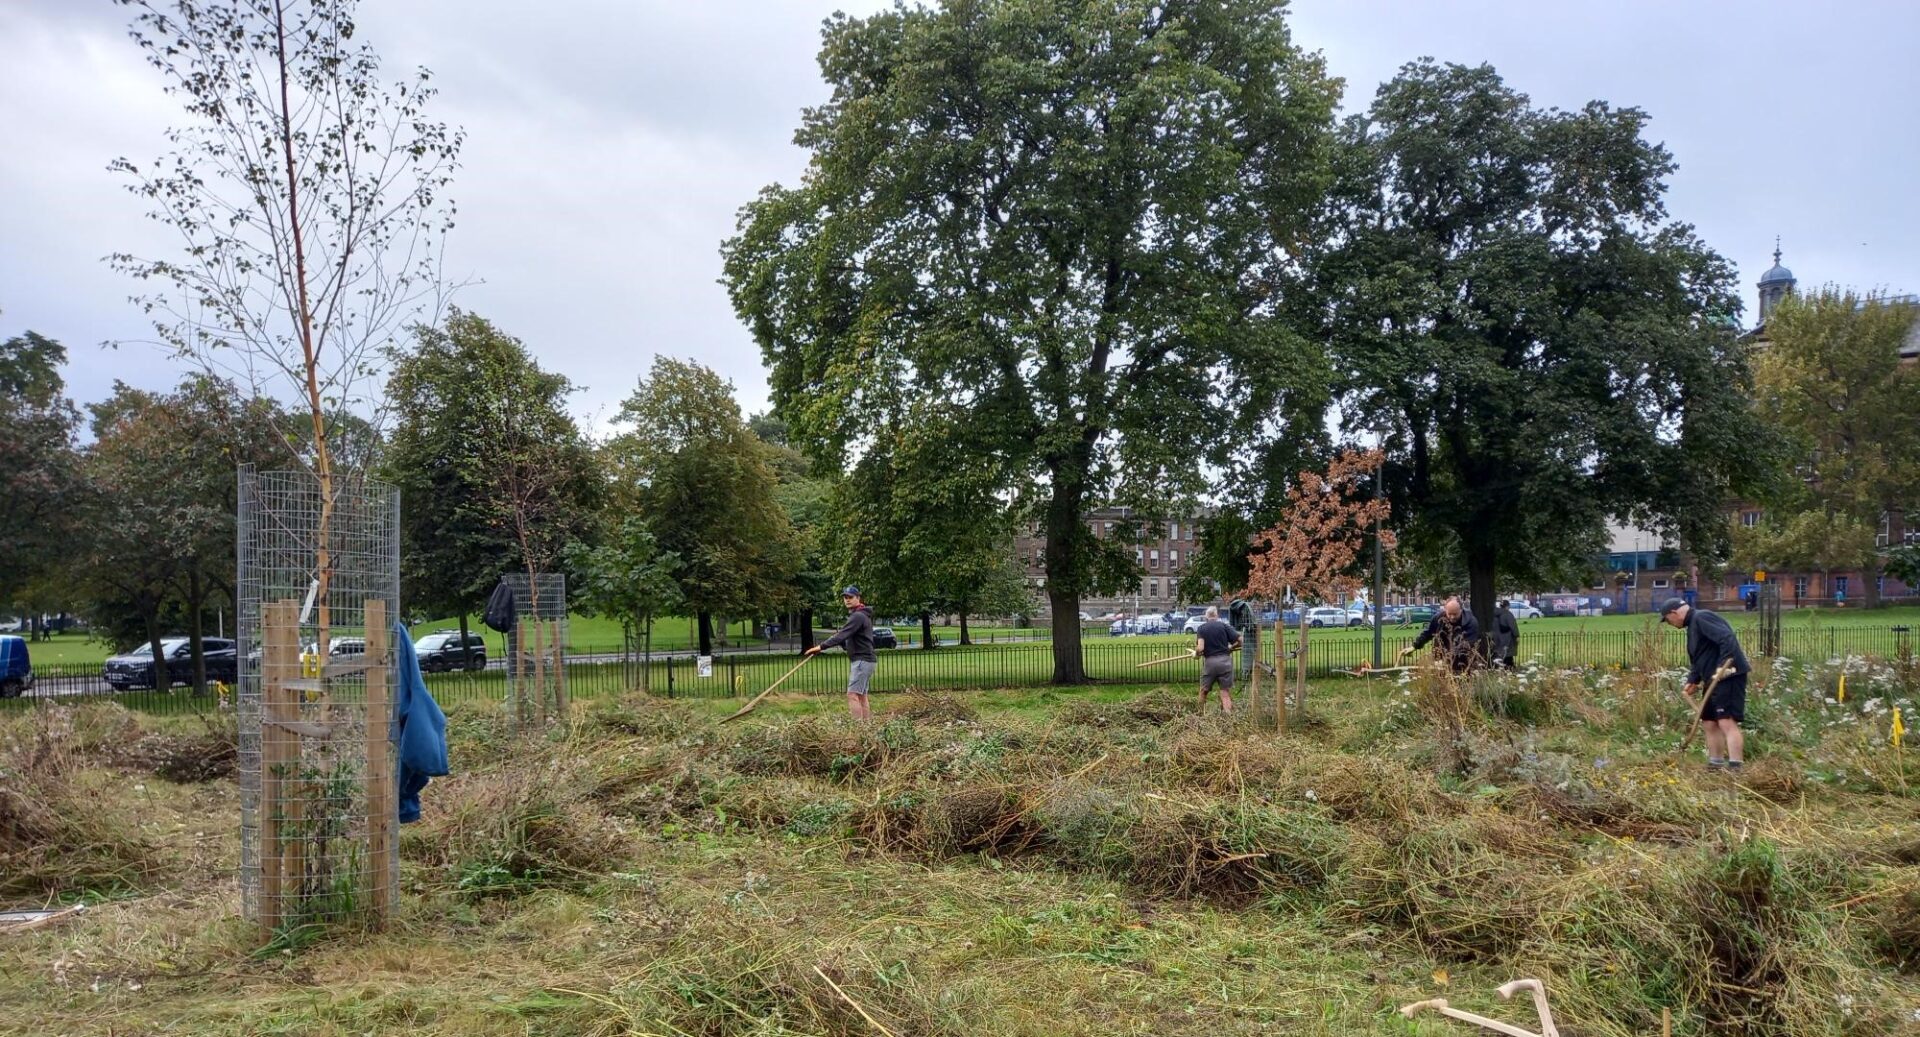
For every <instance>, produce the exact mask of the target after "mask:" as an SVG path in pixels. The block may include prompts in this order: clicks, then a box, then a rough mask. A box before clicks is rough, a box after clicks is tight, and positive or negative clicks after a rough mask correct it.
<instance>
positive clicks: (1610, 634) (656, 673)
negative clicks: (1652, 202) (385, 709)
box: [0, 617, 1912, 713]
mask: <svg viewBox="0 0 1920 1037" xmlns="http://www.w3.org/2000/svg"><path fill="white" fill-rule="evenodd" d="M1743 618H1744V617H1735V620H1734V622H1735V628H1736V630H1739V631H1740V632H1741V634H1742V637H1743V639H1744V640H1745V642H1746V643H1747V644H1748V645H1749V647H1751V646H1753V645H1754V644H1755V641H1754V639H1753V638H1754V634H1755V633H1756V632H1755V631H1754V630H1752V629H1751V624H1750V623H1746V624H1743V622H1742V619H1743ZM1414 633H1415V632H1414V631H1413V630H1412V629H1411V628H1407V627H1394V628H1390V629H1388V630H1387V631H1385V637H1384V638H1383V645H1382V655H1383V660H1382V661H1383V662H1384V663H1385V664H1386V665H1392V664H1393V658H1394V656H1395V655H1397V654H1398V652H1399V650H1400V648H1401V647H1402V646H1404V645H1408V644H1411V643H1412V641H1413V637H1414ZM1357 634H1358V632H1357V631H1338V630H1318V631H1313V632H1312V633H1311V634H1310V636H1309V637H1308V639H1307V649H1306V652H1305V656H1304V657H1305V661H1306V670H1307V675H1308V676H1309V677H1324V676H1328V675H1331V674H1334V673H1336V672H1340V671H1345V670H1352V669H1354V668H1357V667H1360V666H1362V665H1367V664H1371V663H1372V661H1373V639H1372V638H1371V637H1370V636H1356V635H1357ZM1911 636H1912V634H1911V632H1910V631H1909V629H1908V628H1907V627H1905V626H1900V625H1896V624H1888V625H1877V626H1868V625H1848V626H1821V627H1817V628H1800V629H1796V628H1793V627H1789V628H1787V629H1786V630H1784V631H1782V645H1781V648H1782V654H1783V655H1785V656H1787V657H1789V658H1796V659H1821V660H1825V659H1829V658H1839V657H1845V656H1875V657H1879V658H1894V657H1897V656H1899V655H1900V654H1902V653H1903V652H1906V651H1910V650H1911V647H1912V641H1911V640H1910V638H1911ZM1190 644H1191V642H1190V641H1189V640H1188V639H1185V638H1111V639H1108V638H1088V639H1086V640H1085V641H1083V642H1082V644H1081V646H1080V661H1081V665H1082V667H1083V668H1084V670H1085V672H1086V675H1087V677H1088V678H1089V679H1091V680H1094V681H1100V682H1104V683H1129V684H1132V683H1168V684H1183V683H1186V682H1188V681H1190V680H1193V679H1195V678H1196V677H1197V676H1198V674H1199V664H1198V663H1197V662H1195V661H1194V660H1192V659H1191V658H1186V657H1184V654H1185V652H1186V650H1187V647H1188V645H1190ZM1053 647H1054V646H1053V645H1052V644H1050V643H1046V642H1037V643H1014V644H1005V643H1002V644H996V645H983V646H974V647H958V646H945V647H939V648H935V649H932V650H921V649H917V648H916V649H905V648H902V649H899V650H894V651H882V652H881V653H880V662H879V666H878V667H877V670H876V672H875V674H874V677H873V684H872V687H873V690H874V691H876V692H889V691H899V690H903V689H906V688H926V689H955V690H958V689H968V688H1017V687H1035V686H1040V685H1045V684H1048V683H1050V682H1051V681H1052V679H1053V675H1054V651H1053ZM1298 649H1299V632H1298V631H1297V630H1290V631H1287V633H1286V637H1285V642H1284V648H1282V646H1281V644H1280V643H1279V642H1278V641H1277V640H1276V639H1275V637H1274V635H1273V632H1272V631H1270V630H1269V631H1265V632H1264V633H1263V636H1262V639H1261V642H1260V645H1259V650H1258V658H1259V659H1260V661H1261V663H1262V665H1263V667H1264V668H1265V670H1264V672H1266V673H1268V674H1271V673H1273V672H1275V666H1276V659H1275V657H1276V654H1284V655H1286V656H1287V657H1288V661H1287V663H1286V668H1287V669H1288V671H1289V672H1291V671H1292V670H1293V668H1294V667H1295V666H1296V665H1297V663H1298V659H1299V658H1300V653H1299V650H1298ZM1518 658H1519V659H1520V660H1521V661H1522V662H1523V663H1524V662H1525V661H1527V660H1530V659H1531V660H1538V662H1539V663H1540V664H1541V665H1545V666H1552V667H1566V666H1581V667H1612V666H1625V667H1642V666H1653V667H1661V668H1677V667H1682V666H1685V665H1686V638H1685V637H1684V636H1683V635H1682V634H1681V633H1680V632H1679V631H1677V630H1671V629H1667V628H1664V627H1651V626H1650V627H1648V628H1645V629H1639V630H1606V631H1589V630H1555V631H1550V632H1542V631H1537V630H1533V629H1530V627H1529V626H1528V625H1525V624H1523V625H1522V627H1521V633H1520V650H1519V653H1518ZM1161 660H1168V661H1166V662H1161ZM798 661H799V659H798V656H797V655H794V654H781V655H775V654H769V653H766V652H750V653H738V654H733V655H725V656H719V657H716V658H714V659H713V660H712V662H711V664H710V665H709V666H706V667H702V665H701V664H700V662H699V661H698V660H696V659H691V658H685V657H672V658H654V659H653V660H651V661H650V662H648V661H642V660H641V659H639V658H637V657H636V658H631V659H627V658H619V657H614V658H605V657H601V658H600V659H598V660H596V661H589V662H580V661H576V662H570V663H568V664H567V691H568V693H569V694H570V695H571V696H572V697H574V698H577V699H592V698H598V697H602V696H609V695H619V694H624V693H627V692H632V691H643V690H644V691H645V692H647V693H650V694H654V695H660V696H666V697H672V698H737V697H743V696H749V695H755V694H758V693H759V692H760V691H762V690H764V689H765V688H767V687H768V686H769V685H770V684H772V683H773V682H774V681H776V680H778V679H779V678H780V677H781V676H782V675H783V674H786V673H787V672H788V670H790V669H793V668H794V667H795V665H796V664H797V663H798ZM36 669H37V673H36V680H35V683H34V686H33V687H32V688H31V689H29V690H28V691H27V692H26V693H25V694H23V695H22V696H20V697H18V698H13V699H0V709H3V708H9V707H10V708H22V707H26V706H30V705H32V704H35V703H55V702H73V701H81V700H87V701H93V700H101V701H116V702H120V703H122V704H124V705H126V706H127V707H129V708H131V709H135V710H138V711H142V712H152V713H194V712H206V711H213V710H218V709H221V708H231V705H232V696H233V689H232V688H229V687H225V686H218V685H216V686H215V687H213V688H210V689H208V691H207V692H206V693H205V694H196V693H195V692H194V691H193V689H191V688H188V687H185V686H178V687H174V688H172V689H169V690H157V691H156V690H153V689H136V690H128V691H118V690H116V689H114V688H112V687H111V686H109V685H108V684H107V683H106V682H105V681H104V680H103V679H102V677H101V672H100V668H99V666H98V665H97V664H95V665H89V666H50V667H43V668H36ZM847 669H848V667H847V659H846V656H844V655H843V654H841V653H839V652H837V651H836V652H832V653H829V654H826V655H823V656H821V657H818V658H816V659H813V660H812V661H809V662H807V663H805V664H804V665H800V666H799V668H798V669H797V670H796V671H795V672H794V673H793V674H792V676H791V677H789V678H788V680H787V681H786V682H785V683H784V684H782V685H781V690H782V691H783V692H793V693H798V694H813V695H830V694H837V693H840V692H841V691H843V690H845V688H846V680H847ZM426 682H427V687H428V688H429V689H430V690H431V691H432V692H433V695H434V697H435V698H436V699H438V700H439V701H440V702H442V703H448V704H450V703H456V702H481V701H489V700H504V699H505V697H506V674H505V673H504V672H503V671H501V670H498V669H487V670H482V671H478V672H462V671H455V672H451V673H434V674H428V675H426Z"/></svg>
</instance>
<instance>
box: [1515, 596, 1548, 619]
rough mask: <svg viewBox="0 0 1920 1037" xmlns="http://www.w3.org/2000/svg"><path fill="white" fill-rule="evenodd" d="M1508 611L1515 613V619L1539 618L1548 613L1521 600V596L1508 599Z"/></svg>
mask: <svg viewBox="0 0 1920 1037" xmlns="http://www.w3.org/2000/svg"><path fill="white" fill-rule="evenodd" d="M1507 611H1509V612H1511V613H1513V618H1515V619H1539V618H1540V617H1541V616H1544V615H1546V613H1544V612H1542V611H1540V610H1539V609H1537V608H1534V607H1533V606H1532V605H1529V604H1527V603H1526V602H1524V601H1521V600H1520V599H1519V598H1508V599H1507Z"/></svg>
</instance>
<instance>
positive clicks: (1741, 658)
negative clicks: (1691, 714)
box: [1660, 598, 1752, 770]
mask: <svg viewBox="0 0 1920 1037" xmlns="http://www.w3.org/2000/svg"><path fill="white" fill-rule="evenodd" d="M1660 618H1661V619H1662V620H1664V621H1665V622H1666V623H1667V624H1668V625H1669V626H1673V627H1678V628H1679V629H1681V630H1685V631H1686V632H1687V662H1688V664H1689V665H1688V669H1687V697H1688V699H1689V700H1691V699H1692V697H1693V693H1694V692H1695V691H1697V690H1702V689H1704V688H1706V687H1707V686H1708V685H1709V684H1712V682H1713V674H1714V671H1716V670H1718V669H1720V665H1721V664H1722V663H1725V662H1729V661H1731V662H1732V663H1733V673H1732V675H1731V676H1727V677H1722V678H1721V679H1720V683H1718V684H1713V692H1712V693H1711V694H1709V695H1708V696H1707V701H1706V702H1705V703H1704V704H1703V705H1702V706H1701V707H1700V725H1701V726H1702V727H1704V728H1705V729H1706V733H1707V766H1708V767H1711V768H1713V769H1715V770H1718V769H1720V768H1722V767H1726V768H1731V769H1735V770H1737V769H1739V768H1740V766H1741V761H1742V760H1743V759H1745V757H1746V748H1747V746H1746V736H1745V735H1744V734H1742V733H1741V731H1740V722H1741V721H1743V720H1745V719H1747V671H1748V670H1750V669H1752V667H1751V666H1748V665H1747V654H1746V653H1745V652H1742V651H1741V650H1740V639H1739V638H1737V637H1735V636H1733V627H1731V626H1729V625H1727V621H1726V620H1724V619H1722V618H1720V616H1719V614H1718V613H1714V612H1708V611H1707V610H1706V609H1697V608H1694V607H1693V606H1692V605H1689V604H1687V603H1686V601H1685V600H1683V599H1681V598H1668V599H1667V603H1666V604H1664V605H1662V606H1660Z"/></svg>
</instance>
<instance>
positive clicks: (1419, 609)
mask: <svg viewBox="0 0 1920 1037" xmlns="http://www.w3.org/2000/svg"><path fill="white" fill-rule="evenodd" d="M1439 614H1440V610H1439V609H1437V608H1435V607H1433V606H1432V605H1408V606H1407V607H1406V608H1404V609H1401V610H1400V623H1401V625H1402V626H1405V625H1408V624H1412V625H1416V626H1426V625H1427V624H1428V623H1431V622H1433V617H1434V616H1437V615H1439Z"/></svg>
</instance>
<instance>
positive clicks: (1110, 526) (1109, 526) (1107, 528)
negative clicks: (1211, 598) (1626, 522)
mask: <svg viewBox="0 0 1920 1037" xmlns="http://www.w3.org/2000/svg"><path fill="white" fill-rule="evenodd" d="M1747 524H1748V525H1752V524H1753V523H1751V522H1749V523H1747ZM1105 531H1106V532H1108V533H1111V532H1113V523H1111V522H1109V523H1107V524H1106V526H1105Z"/></svg>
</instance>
